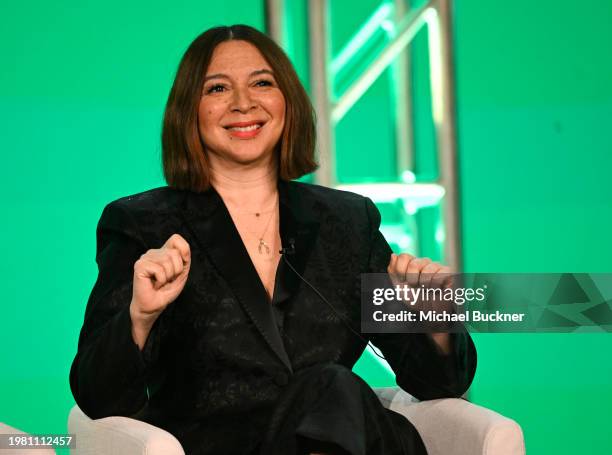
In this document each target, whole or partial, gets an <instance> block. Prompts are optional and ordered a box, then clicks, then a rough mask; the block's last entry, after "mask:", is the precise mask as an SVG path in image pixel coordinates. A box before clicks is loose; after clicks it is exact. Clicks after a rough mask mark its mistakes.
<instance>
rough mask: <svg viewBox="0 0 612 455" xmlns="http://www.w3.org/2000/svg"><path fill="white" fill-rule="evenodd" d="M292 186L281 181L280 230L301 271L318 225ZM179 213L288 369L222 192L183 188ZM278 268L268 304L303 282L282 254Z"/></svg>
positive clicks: (265, 299)
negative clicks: (184, 194)
mask: <svg viewBox="0 0 612 455" xmlns="http://www.w3.org/2000/svg"><path fill="white" fill-rule="evenodd" d="M294 185H295V184H293V183H291V182H283V181H279V186H278V189H279V211H280V235H281V241H282V244H283V247H284V248H289V245H291V244H293V245H295V251H294V252H293V254H291V253H290V254H289V256H288V260H289V261H290V262H291V265H292V266H293V267H294V268H295V269H296V271H298V272H299V273H300V274H302V273H303V271H304V267H305V264H306V260H307V259H308V256H309V253H310V251H311V244H312V241H313V240H314V238H315V236H316V233H317V229H318V224H317V223H316V222H315V221H314V219H313V218H312V216H311V215H312V214H311V212H310V210H306V208H307V207H305V206H304V201H303V200H302V199H301V197H300V195H299V194H298V190H297V188H296V187H295V186H294ZM182 213H183V215H184V221H185V224H186V225H187V227H188V228H190V230H191V235H192V237H193V238H194V239H195V240H196V242H197V243H198V245H199V247H200V248H201V249H202V250H203V251H206V252H207V254H208V256H209V258H210V260H211V262H212V263H213V264H214V266H215V267H216V269H217V271H218V272H219V273H220V274H221V275H222V276H223V277H224V278H225V280H226V281H227V283H228V284H229V286H230V288H231V289H232V291H233V293H234V295H235V296H236V298H237V299H238V301H239V302H240V304H241V305H242V307H243V309H244V311H245V312H246V314H247V315H248V316H249V318H250V319H251V320H252V321H253V324H254V325H255V327H256V328H257V329H258V331H259V332H260V333H261V335H262V336H263V338H264V339H265V341H266V342H267V344H268V345H269V346H270V348H271V349H272V350H273V351H274V352H275V353H276V355H277V356H278V357H279V359H280V360H281V361H282V362H283V363H284V364H285V366H286V367H287V368H288V369H289V371H292V368H291V362H290V360H289V357H288V356H287V352H286V351H285V348H284V345H283V342H282V339H281V336H280V334H279V332H278V329H277V327H276V323H275V320H274V316H273V314H272V307H271V303H270V302H269V301H268V295H267V293H266V290H265V288H264V286H263V284H262V283H261V280H260V279H259V275H258V274H257V271H256V270H255V267H254V266H253V262H252V261H251V258H250V257H249V254H248V252H247V250H246V248H245V247H244V244H243V243H242V239H241V238H240V234H239V233H238V231H237V230H236V227H235V226H234V223H233V221H232V219H231V216H230V214H229V212H228V211H227V208H226V207H225V204H224V203H223V200H222V199H221V196H219V194H218V193H217V192H216V191H215V189H214V188H212V187H211V188H210V189H209V190H207V191H205V192H203V193H194V192H190V191H187V192H186V196H185V200H184V203H183V211H182ZM278 267H279V268H278V270H277V273H276V284H275V290H274V297H273V302H272V304H276V303H280V302H282V301H284V300H286V299H287V298H289V297H290V296H291V295H292V294H293V293H294V292H295V291H296V290H297V287H298V286H299V284H300V281H301V280H300V278H299V277H298V276H297V275H296V274H295V272H293V271H292V270H290V269H288V268H287V267H286V266H285V264H284V261H283V260H282V258H281V261H280V262H279V266H278Z"/></svg>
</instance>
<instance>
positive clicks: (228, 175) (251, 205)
mask: <svg viewBox="0 0 612 455" xmlns="http://www.w3.org/2000/svg"><path fill="white" fill-rule="evenodd" d="M210 171H211V173H210V181H211V185H212V186H213V187H214V188H215V190H217V192H218V193H219V195H220V196H221V198H222V199H223V201H224V202H225V204H226V206H228V209H230V210H232V209H234V210H237V211H249V212H259V211H265V210H269V209H272V208H273V207H274V206H275V205H276V199H277V181H278V177H277V169H276V166H275V165H274V166H272V165H270V166H257V167H252V168H248V167H246V166H244V167H242V166H234V167H228V166H223V165H222V164H221V163H214V164H213V163H211V166H210Z"/></svg>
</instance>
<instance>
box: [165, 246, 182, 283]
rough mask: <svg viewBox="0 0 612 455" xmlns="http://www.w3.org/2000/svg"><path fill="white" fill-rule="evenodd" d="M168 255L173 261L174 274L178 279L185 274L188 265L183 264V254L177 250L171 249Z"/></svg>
mask: <svg viewBox="0 0 612 455" xmlns="http://www.w3.org/2000/svg"><path fill="white" fill-rule="evenodd" d="M168 255H169V256H170V259H171V260H172V264H174V273H175V278H176V277H178V276H179V275H180V274H181V273H183V271H184V269H185V268H186V267H187V264H185V263H183V258H182V256H181V252H180V251H179V250H178V249H177V248H171V249H169V250H168Z"/></svg>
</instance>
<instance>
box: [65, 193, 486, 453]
mask: <svg viewBox="0 0 612 455" xmlns="http://www.w3.org/2000/svg"><path fill="white" fill-rule="evenodd" d="M278 189H279V198H280V204H279V210H280V234H281V240H282V243H283V246H286V247H287V246H289V245H290V242H291V241H293V244H294V246H295V248H294V252H293V254H291V255H290V256H288V257H287V258H288V260H289V261H290V262H291V264H292V265H293V266H294V268H295V269H296V270H297V271H298V272H299V273H300V274H302V275H303V276H304V278H306V279H307V280H308V281H309V282H310V283H311V284H313V285H314V287H316V288H317V289H318V290H319V291H320V292H321V293H322V294H323V295H324V296H325V297H326V298H327V300H328V301H330V302H331V303H332V304H333V305H334V307H335V309H336V310H337V311H338V312H340V313H341V314H343V315H344V316H345V317H346V318H348V319H349V320H351V321H352V326H353V327H354V328H355V329H357V330H359V327H360V291H359V285H360V274H361V273H365V272H384V271H386V267H387V264H388V262H389V259H390V255H391V250H390V248H389V245H388V244H387V242H386V241H385V239H384V238H383V236H382V235H381V233H380V232H379V224H380V214H379V212H378V210H377V209H376V207H375V206H374V204H373V203H372V201H371V200H369V199H368V198H364V197H363V196H359V195H356V194H353V193H348V192H343V191H338V190H332V189H329V188H325V187H321V186H317V185H309V184H305V183H298V182H284V181H280V182H279V185H278ZM174 233H179V234H180V235H181V236H183V237H184V238H185V240H186V241H187V242H188V243H189V245H190V247H191V256H192V264H191V270H190V274H189V278H188V281H187V283H186V285H185V288H184V290H183V292H182V293H181V295H180V296H179V297H178V299H177V300H176V301H174V302H173V303H172V304H170V305H169V306H168V307H167V308H166V310H165V311H164V312H163V313H162V314H161V316H160V317H159V318H158V319H157V321H156V322H155V325H154V326H153V329H152V331H151V333H150V335H149V338H148V339H147V342H146V345H145V347H144V349H143V351H142V352H141V351H140V350H139V349H138V347H137V345H136V344H135V343H134V342H133V340H132V336H131V322H130V316H129V303H130V300H131V295H132V277H133V266H134V262H136V260H137V259H138V258H139V257H140V256H141V255H142V254H143V253H145V252H146V251H147V250H148V249H150V248H159V247H160V246H161V245H162V244H163V243H164V242H165V241H166V240H167V239H168V238H169V237H170V236H171V235H172V234H174ZM96 261H97V263H98V267H99V274H98V278H97V281H96V283H95V285H94V287H93V290H92V292H91V295H90V297H89V301H88V303H87V308H86V311H85V319H84V323H83V327H82V330H81V334H80V337H79V343H78V352H77V355H76V357H75V359H74V362H73V364H72V368H71V371H70V386H71V389H72V393H73V395H74V398H75V400H76V402H77V404H78V405H79V407H80V408H81V409H82V410H83V411H84V412H85V413H86V414H87V415H88V416H90V417H91V418H101V417H106V416H111V415H122V416H132V417H135V418H138V419H141V420H144V421H147V422H150V423H152V424H154V425H157V426H160V427H162V428H165V429H167V430H168V431H170V432H171V433H173V434H175V435H176V436H177V437H178V438H179V440H180V441H181V442H182V443H183V444H188V442H187V440H188V436H187V435H188V434H193V433H196V432H197V434H198V435H199V438H200V439H201V440H204V441H209V443H210V448H211V453H212V450H213V448H214V447H230V446H232V444H234V443H235V441H236V440H240V445H241V447H247V446H255V445H256V444H257V442H258V441H259V440H260V439H261V436H262V435H261V432H262V428H264V427H265V424H266V419H267V418H268V417H269V413H270V410H271V409H272V407H273V405H274V403H275V400H276V399H277V397H278V396H279V393H280V392H281V390H282V388H283V387H284V386H285V385H286V384H287V382H288V380H289V378H290V376H291V375H292V374H294V372H298V371H300V370H303V369H305V368H307V367H309V366H312V365H316V364H323V363H330V362H331V363H337V364H341V365H344V366H346V367H347V368H351V367H352V366H353V365H354V364H355V362H356V361H357V359H358V358H359V357H360V355H361V353H362V352H363V350H364V348H365V342H364V341H363V340H362V339H360V338H358V337H357V336H356V335H355V334H354V333H352V332H351V331H350V330H349V329H348V328H347V326H346V324H345V323H343V322H342V321H341V320H340V319H339V318H338V317H337V316H336V315H335V314H334V313H333V311H332V310H331V309H330V308H329V307H328V305H326V304H325V303H324V302H323V301H322V300H321V299H320V297H319V296H317V294H316V293H315V292H314V291H313V290H312V289H311V288H310V287H308V286H307V285H305V284H304V282H303V281H302V280H301V279H300V278H298V277H297V276H296V274H295V273H294V272H293V271H292V270H291V269H290V268H288V267H287V266H286V265H285V264H284V262H283V261H282V260H281V261H280V263H279V268H278V271H277V278H276V286H275V290H274V297H273V301H272V302H270V301H269V299H268V297H267V294H266V291H265V289H264V287H263V285H262V283H261V281H260V279H259V277H258V275H257V272H256V270H255V268H254V266H253V264H252V262H251V260H250V258H249V256H248V253H247V251H246V249H245V248H244V245H243V243H242V241H241V239H240V236H239V234H238V232H237V230H236V229H235V227H234V224H233V223H232V220H231V217H230V215H229V213H228V211H227V209H226V208H225V205H224V204H223V201H222V199H221V197H220V196H219V195H218V193H217V192H216V191H215V190H214V189H212V188H211V189H210V190H208V191H206V192H203V193H194V192H190V191H181V190H176V189H172V188H169V187H162V188H156V189H153V190H150V191H146V192H144V193H140V194H136V195H133V196H128V197H124V198H121V199H118V200H116V201H114V202H111V203H110V204H108V205H107V206H106V207H105V209H104V211H103V213H102V216H101V218H100V221H99V224H98V228H97V255H96ZM274 306H280V307H282V309H283V312H282V313H283V314H284V318H282V320H283V323H282V328H281V329H280V330H279V327H278V325H277V319H278V318H275V316H274V314H273V311H274ZM363 336H364V338H369V339H371V340H372V342H373V343H374V344H375V345H376V346H377V347H378V348H379V349H380V350H381V351H382V352H383V354H384V355H385V357H386V359H387V360H388V361H389V364H390V365H391V367H392V368H393V370H394V371H395V373H396V377H397V383H398V385H399V386H401V387H402V388H403V389H404V390H406V391H407V392H409V393H410V394H412V395H414V396H415V397H417V398H419V399H434V398H440V397H450V396H460V395H461V394H463V393H464V392H465V390H466V389H467V388H468V387H469V385H470V383H471V381H472V378H473V376H474V371H475V368H476V352H475V349H474V345H473V343H472V340H471V338H470V336H469V335H468V334H465V333H464V334H461V335H454V336H453V342H454V349H453V353H452V354H451V355H450V356H443V355H441V354H440V353H439V351H438V350H437V348H436V346H435V344H434V343H433V342H432V341H431V339H430V338H429V337H428V336H427V335H424V334H385V335H382V334H379V335H363ZM202 453H206V451H203V452H202ZM226 453H230V451H227V452H226Z"/></svg>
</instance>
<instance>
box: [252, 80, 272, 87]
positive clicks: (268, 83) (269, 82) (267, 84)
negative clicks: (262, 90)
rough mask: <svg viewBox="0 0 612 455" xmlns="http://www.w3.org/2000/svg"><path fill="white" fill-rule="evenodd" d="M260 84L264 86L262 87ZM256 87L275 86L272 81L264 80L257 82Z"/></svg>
mask: <svg viewBox="0 0 612 455" xmlns="http://www.w3.org/2000/svg"><path fill="white" fill-rule="evenodd" d="M260 84H262V85H260ZM255 85H258V86H260V87H269V86H272V85H273V84H272V82H271V81H267V80H265V79H262V80H261V81H257V82H256V83H255Z"/></svg>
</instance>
